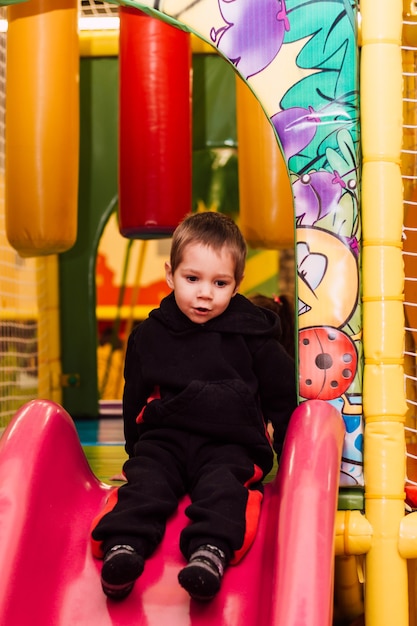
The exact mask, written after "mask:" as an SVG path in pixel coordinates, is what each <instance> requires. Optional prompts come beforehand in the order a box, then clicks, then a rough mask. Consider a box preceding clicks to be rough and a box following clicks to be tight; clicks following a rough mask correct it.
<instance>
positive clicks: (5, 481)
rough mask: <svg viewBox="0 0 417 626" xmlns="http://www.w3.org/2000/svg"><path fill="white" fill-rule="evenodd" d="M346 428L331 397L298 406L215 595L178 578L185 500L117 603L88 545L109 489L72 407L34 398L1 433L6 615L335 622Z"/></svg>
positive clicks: (124, 622) (304, 624) (18, 623)
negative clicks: (254, 524) (252, 525)
mask: <svg viewBox="0 0 417 626" xmlns="http://www.w3.org/2000/svg"><path fill="white" fill-rule="evenodd" d="M343 435H344V426H343V420H342V418H341V416H340V414H339V413H338V411H337V410H336V409H335V408H334V407H332V406H331V405H329V404H328V403H325V402H322V401H319V400H317V401H316V400H313V401H309V402H306V403H304V404H303V405H301V406H300V407H299V408H298V409H297V410H296V411H295V413H294V415H293V417H292V420H291V424H290V427H289V430H288V434H287V439H286V443H285V450H284V453H283V457H282V461H281V467H280V471H279V473H278V478H277V479H275V480H274V481H273V482H272V483H269V484H268V485H266V488H265V498H264V503H263V509H262V515H261V520H260V525H259V530H258V534H257V538H256V540H255V543H254V545H253V547H252V549H251V550H250V551H249V553H248V554H247V555H246V556H245V558H244V559H243V560H242V561H241V562H240V563H239V564H238V565H236V566H231V567H230V568H228V569H227V570H226V573H225V578H224V582H223V587H222V589H221V591H220V593H219V594H218V596H217V597H216V598H215V599H214V600H213V601H212V602H210V603H207V604H200V603H197V602H195V601H192V600H190V598H189V596H188V595H187V593H186V592H185V591H184V590H183V589H182V588H181V587H180V586H179V585H178V582H177V572H178V570H179V569H180V568H181V567H182V566H183V565H184V560H183V557H182V555H181V554H180V552H179V550H178V545H177V544H178V534H179V530H180V528H181V527H182V526H183V525H184V524H185V523H187V521H186V517H185V515H184V508H185V503H182V505H181V506H180V507H179V510H178V512H177V514H176V515H175V516H174V517H173V518H172V519H171V520H170V521H169V523H168V527H167V532H166V535H165V538H164V540H163V543H162V545H161V546H160V548H159V549H158V550H157V551H156V553H155V554H154V556H153V557H152V558H151V559H150V560H149V561H147V564H146V567H145V572H144V573H143V575H142V576H141V577H140V579H139V580H138V581H137V583H136V585H135V588H134V590H133V592H132V594H131V595H130V596H129V597H128V598H127V599H125V600H124V601H122V602H119V603H116V602H112V601H109V600H108V599H107V598H106V597H105V596H104V595H103V593H102V590H101V586H100V567H101V564H100V562H99V561H96V560H95V559H94V558H93V556H92V554H91V551H90V543H89V529H90V525H91V522H92V519H93V518H94V517H95V515H96V514H97V513H98V512H99V511H100V510H101V508H102V507H103V505H104V502H105V500H106V498H107V496H108V495H109V493H110V490H111V489H112V487H109V486H107V485H104V484H103V483H100V482H99V481H98V480H97V479H96V477H95V476H94V475H93V474H92V472H91V470H90V468H89V465H88V462H87V460H86V458H85V456H84V452H83V450H82V447H81V445H80V442H79V439H78V435H77V432H76V429H75V427H74V424H73V421H72V419H71V418H70V416H69V415H68V414H67V413H66V411H65V410H64V409H63V408H62V407H60V406H59V405H57V404H54V403H52V402H47V401H43V400H34V401H32V402H30V403H28V404H27V405H25V406H24V407H23V408H22V409H21V410H20V411H19V412H18V413H17V414H16V416H15V418H14V420H13V421H12V423H11V424H10V425H9V427H8V428H7V429H6V431H5V433H4V434H3V436H2V438H1V440H0V564H1V565H0V624H4V625H7V626H26V625H29V624H30V626H74V625H77V626H84V625H85V626H87V625H88V626H91V625H92V624H97V625H100V626H107V625H113V626H116V625H117V626H132V625H133V624H134V625H135V626H204V625H207V626H209V625H210V626H213V624H216V626H242V624H245V626H272V625H273V626H327V625H329V626H330V624H331V619H332V607H333V562H334V554H333V549H334V521H335V513H336V507H337V494H338V480H339V468H340V459H341V452H342V443H343Z"/></svg>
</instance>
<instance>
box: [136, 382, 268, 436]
mask: <svg viewBox="0 0 417 626" xmlns="http://www.w3.org/2000/svg"><path fill="white" fill-rule="evenodd" d="M143 417H144V421H145V423H148V424H149V425H155V426H168V427H169V426H172V427H178V428H184V429H186V430H191V431H193V432H197V433H201V434H207V435H210V436H212V435H216V434H219V436H224V435H227V434H228V433H230V434H232V433H233V438H236V432H237V431H239V430H242V431H245V433H243V432H242V436H243V439H244V441H245V442H246V441H247V439H248V436H249V432H246V431H249V430H250V431H252V436H253V431H255V432H263V428H264V426H263V419H262V416H261V414H260V411H259V408H258V406H257V403H256V401H255V399H254V398H253V396H252V395H251V394H250V393H249V392H248V389H247V387H246V385H245V384H244V383H243V382H242V381H240V380H221V381H210V382H206V381H198V380H195V381H193V382H191V383H190V384H189V385H188V387H186V389H184V391H182V392H181V393H180V394H178V395H177V396H175V397H174V398H172V399H170V400H168V401H166V400H164V399H160V400H154V401H152V402H151V403H150V404H149V405H148V406H147V407H146V409H145V411H144V416H143ZM238 439H240V437H238Z"/></svg>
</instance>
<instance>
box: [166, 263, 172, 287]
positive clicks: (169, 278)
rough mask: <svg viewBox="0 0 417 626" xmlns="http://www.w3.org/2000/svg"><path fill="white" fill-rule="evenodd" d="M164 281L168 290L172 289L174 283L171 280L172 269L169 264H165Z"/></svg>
mask: <svg viewBox="0 0 417 626" xmlns="http://www.w3.org/2000/svg"><path fill="white" fill-rule="evenodd" d="M165 280H166V281H167V285H168V287H169V288H170V289H174V283H173V280H172V269H171V265H170V263H168V262H167V261H166V262H165Z"/></svg>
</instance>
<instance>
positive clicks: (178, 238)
mask: <svg viewBox="0 0 417 626" xmlns="http://www.w3.org/2000/svg"><path fill="white" fill-rule="evenodd" d="M191 243H201V244H202V245H203V246H208V247H210V248H213V250H221V248H223V246H226V247H227V248H228V249H229V250H230V252H231V254H232V255H233V257H234V260H235V280H236V283H237V284H239V283H240V282H241V280H242V278H243V274H244V271H245V261H246V251H247V247H246V242H245V240H244V238H243V235H242V233H241V232H240V230H239V228H238V226H237V225H236V224H235V222H234V221H233V220H232V219H231V218H230V217H228V216H227V215H223V214H222V213H215V212H214V211H205V212H203V213H192V214H191V215H187V217H185V218H184V219H183V221H182V222H181V223H180V224H179V225H178V226H177V228H176V229H175V231H174V234H173V237H172V244H171V258H170V263H171V271H172V273H174V272H175V270H176V269H177V267H178V265H179V264H180V263H181V261H182V256H183V253H184V249H185V247H186V246H187V245H189V244H191Z"/></svg>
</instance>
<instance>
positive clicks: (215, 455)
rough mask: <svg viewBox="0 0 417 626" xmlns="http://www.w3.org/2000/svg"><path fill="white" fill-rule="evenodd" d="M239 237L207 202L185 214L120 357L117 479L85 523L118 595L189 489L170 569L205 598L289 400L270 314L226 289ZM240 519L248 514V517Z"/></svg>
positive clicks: (247, 530)
mask: <svg viewBox="0 0 417 626" xmlns="http://www.w3.org/2000/svg"><path fill="white" fill-rule="evenodd" d="M245 258H246V244H245V241H244V239H243V237H242V235H241V233H240V231H239V229H238V227H237V226H236V225H235V223H234V222H233V220H232V219H230V218H228V217H226V216H224V215H221V214H219V213H213V212H207V213H196V214H193V215H190V216H188V217H187V218H185V220H184V221H183V222H182V223H181V224H180V225H179V226H178V228H177V229H176V230H175V233H174V236H173V239H172V248H171V256H170V263H166V265H165V271H166V280H167V283H168V285H169V287H171V288H172V290H173V291H172V293H171V294H170V295H169V296H167V297H166V298H164V299H163V300H162V302H161V305H160V307H159V308H158V309H155V310H154V311H152V312H151V313H150V315H149V318H148V319H147V320H145V321H144V322H143V323H142V324H140V325H139V326H137V327H136V328H135V329H134V330H133V332H132V334H131V336H130V338H129V343H128V348H127V354H126V362H125V388H124V395H123V416H124V431H125V437H126V451H127V453H128V455H129V460H128V461H126V463H125V465H124V474H125V476H126V479H127V483H126V484H125V485H122V486H121V487H120V488H119V490H118V492H117V502H116V504H115V506H114V508H113V509H112V510H111V511H110V512H108V513H106V514H105V515H104V516H103V517H102V518H101V519H100V521H98V523H97V525H96V526H95V528H94V529H93V532H92V537H93V540H94V541H95V542H100V548H101V550H102V554H103V555H104V563H103V568H102V574H101V582H102V587H103V591H104V593H105V594H106V595H107V596H109V597H110V598H113V599H121V598H124V597H126V596H127V595H128V594H129V593H130V591H131V590H132V588H133V586H134V583H135V581H136V579H137V578H138V577H139V576H140V575H141V573H142V571H143V569H144V562H145V559H147V558H148V557H149V556H150V555H151V554H152V552H153V551H154V550H155V548H156V547H157V545H158V544H159V543H160V541H161V540H162V537H163V534H164V531H165V524H166V520H167V518H168V517H169V516H170V515H171V514H172V513H173V512H174V511H175V509H176V508H177V505H178V501H179V499H180V498H182V497H183V496H184V495H185V494H189V496H190V499H191V504H190V505H189V506H188V508H187V510H186V514H187V516H188V517H189V519H190V520H191V523H190V524H189V525H187V526H186V528H184V529H183V531H182V533H181V537H180V549H181V551H182V553H183V555H184V557H185V558H186V559H187V560H188V564H187V565H186V566H185V567H184V568H183V569H182V570H181V571H180V572H179V575H178V580H179V583H180V585H182V587H184V588H185V589H186V590H187V591H188V593H189V594H190V596H191V597H193V598H195V599H197V600H210V599H211V598H213V597H214V596H215V594H216V593H217V592H218V590H219V589H220V584H221V579H222V576H223V573H224V569H225V567H226V566H227V565H228V564H229V563H235V562H237V561H238V560H239V559H241V558H242V556H243V555H244V554H245V552H246V551H247V550H248V549H249V547H250V545H251V543H252V541H253V539H254V535H255V532H256V526H257V520H258V517H259V510H260V505H261V501H262V493H263V488H262V479H263V478H264V476H266V474H268V472H269V471H270V470H271V468H272V465H273V452H272V448H271V444H270V441H269V439H268V436H267V432H266V424H267V423H268V421H271V422H272V424H273V427H274V447H275V450H276V451H277V453H278V454H279V453H280V450H281V447H282V443H283V438H284V434H285V430H286V427H287V424H288V421H289V419H290V416H291V413H292V412H293V410H294V409H295V407H296V383H295V368H294V362H293V361H292V359H291V357H290V356H289V355H288V354H287V352H286V351H285V349H284V348H283V347H282V345H280V343H279V342H278V341H277V340H276V336H277V328H278V327H279V324H280V322H279V318H278V317H277V316H276V315H275V314H274V313H272V312H271V311H267V310H264V309H261V308H259V307H257V306H255V305H253V304H252V303H251V302H249V300H247V299H246V298H245V297H244V296H242V295H240V294H238V293H237V291H238V288H239V285H240V283H241V281H242V278H243V274H244V266H245ZM249 520H250V521H249Z"/></svg>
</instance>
